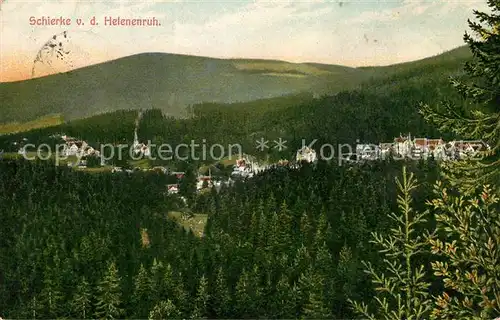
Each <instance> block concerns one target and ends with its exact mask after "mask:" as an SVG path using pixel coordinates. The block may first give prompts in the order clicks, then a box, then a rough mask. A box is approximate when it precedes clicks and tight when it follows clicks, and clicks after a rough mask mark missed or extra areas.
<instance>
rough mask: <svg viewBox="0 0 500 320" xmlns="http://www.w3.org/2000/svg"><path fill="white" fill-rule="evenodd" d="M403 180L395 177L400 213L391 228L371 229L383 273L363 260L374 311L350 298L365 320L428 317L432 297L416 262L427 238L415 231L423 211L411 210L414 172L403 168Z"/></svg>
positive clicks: (423, 220)
mask: <svg viewBox="0 0 500 320" xmlns="http://www.w3.org/2000/svg"><path fill="white" fill-rule="evenodd" d="M402 178H403V179H402V182H400V180H399V178H397V179H396V182H397V186H398V189H399V192H400V195H398V208H399V210H400V214H399V215H398V214H395V213H391V214H390V218H391V219H392V220H393V222H394V227H393V228H391V229H390V232H389V234H388V235H383V234H379V233H377V232H373V233H372V236H373V240H372V243H374V244H376V245H378V246H380V247H381V249H380V250H379V252H380V253H381V254H383V256H384V258H383V262H384V266H385V267H386V270H387V271H386V272H385V273H379V272H377V271H376V270H375V268H374V267H373V266H372V264H371V263H369V262H364V265H365V267H366V272H367V273H368V274H369V275H370V276H371V277H372V282H373V284H375V285H376V287H375V290H376V291H377V296H376V297H375V298H374V299H375V305H376V307H377V308H376V309H377V310H376V311H375V314H373V313H372V312H371V311H369V310H368V309H369V308H368V305H366V304H365V303H364V302H361V303H358V302H354V301H352V300H350V299H349V302H350V303H351V304H352V305H353V307H354V309H355V311H356V312H357V313H359V314H361V315H362V316H363V317H365V318H367V319H414V320H418V319H422V320H424V319H428V318H429V315H430V311H431V308H432V306H431V302H432V300H431V299H430V297H429V293H428V290H429V287H430V283H428V282H427V281H426V280H425V279H424V278H425V276H426V273H425V270H424V266H423V265H417V263H416V260H417V259H418V257H419V255H420V254H421V253H423V252H425V249H426V246H427V241H426V239H425V238H424V237H422V236H421V235H418V234H417V233H416V231H417V227H418V226H419V225H421V224H423V223H425V222H426V221H427V220H426V219H425V215H426V212H424V213H417V212H414V211H413V209H412V207H411V203H412V193H413V191H414V190H415V189H416V188H417V183H416V181H415V179H414V176H413V173H410V174H409V175H408V174H407V172H406V167H403V177H402Z"/></svg>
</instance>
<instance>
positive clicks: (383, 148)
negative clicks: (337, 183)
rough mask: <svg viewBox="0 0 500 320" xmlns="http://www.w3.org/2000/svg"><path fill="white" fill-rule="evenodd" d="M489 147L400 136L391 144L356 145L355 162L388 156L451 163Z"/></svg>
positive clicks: (483, 143)
mask: <svg viewBox="0 0 500 320" xmlns="http://www.w3.org/2000/svg"><path fill="white" fill-rule="evenodd" d="M489 149H490V146H489V145H488V144H486V143H485V142H484V141H482V140H467V141H448V142H447V141H444V140H443V139H441V138H440V139H428V138H412V137H411V134H408V135H407V136H402V135H400V136H399V137H397V138H395V139H394V141H393V142H392V143H379V144H378V145H376V144H357V145H356V160H377V159H385V158H387V157H389V156H392V157H394V158H399V159H409V160H419V159H427V158H431V157H432V158H434V159H436V160H443V161H452V160H460V159H466V158H470V157H473V156H475V155H477V154H478V152H480V151H486V150H489Z"/></svg>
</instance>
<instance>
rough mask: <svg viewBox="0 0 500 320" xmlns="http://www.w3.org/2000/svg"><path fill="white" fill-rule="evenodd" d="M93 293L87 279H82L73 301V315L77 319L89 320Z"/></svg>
mask: <svg viewBox="0 0 500 320" xmlns="http://www.w3.org/2000/svg"><path fill="white" fill-rule="evenodd" d="M91 297H92V292H91V289H90V284H89V283H88V282H87V279H86V278H85V277H82V279H81V281H80V283H78V285H77V287H76V291H75V294H74V295H73V300H72V301H71V307H72V308H71V310H72V314H73V315H74V316H75V317H76V318H80V319H87V318H88V317H89V315H91V312H92V301H91Z"/></svg>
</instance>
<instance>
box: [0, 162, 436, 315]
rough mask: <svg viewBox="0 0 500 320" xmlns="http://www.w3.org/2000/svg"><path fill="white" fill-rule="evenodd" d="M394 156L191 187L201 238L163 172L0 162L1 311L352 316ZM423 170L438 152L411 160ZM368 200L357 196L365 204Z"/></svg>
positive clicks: (391, 202) (381, 225) (391, 205)
mask: <svg viewBox="0 0 500 320" xmlns="http://www.w3.org/2000/svg"><path fill="white" fill-rule="evenodd" d="M400 166H401V164H400V163H376V164H373V165H371V166H366V167H352V168H348V167H339V166H335V165H333V166H332V165H328V164H326V163H323V162H321V163H319V164H318V166H317V167H316V168H313V167H310V166H305V167H303V168H301V169H300V170H293V169H288V168H286V167H283V168H277V169H274V170H272V171H270V172H268V173H266V174H263V175H260V176H258V177H256V178H255V179H253V180H251V181H249V182H247V183H241V184H238V185H236V187H235V188H234V189H223V190H222V191H221V192H220V193H216V192H212V193H208V194H205V195H199V196H197V197H196V198H195V199H194V201H193V202H192V206H191V207H192V209H193V210H195V211H197V212H204V213H208V223H207V227H206V230H205V235H204V237H203V238H201V239H199V238H196V237H195V236H194V235H193V234H192V233H185V232H184V231H181V230H182V229H180V228H179V227H177V226H176V224H175V223H173V222H172V221H171V220H169V219H167V217H166V213H167V211H168V210H171V209H175V208H176V207H177V205H178V203H177V201H176V200H175V198H170V197H169V196H164V191H165V185H164V183H165V181H164V178H162V176H161V175H154V174H150V175H146V174H145V173H137V174H134V175H131V176H129V175H116V174H114V175H113V174H100V175H92V174H86V173H81V172H75V171H71V169H68V168H60V167H56V166H54V164H53V163H50V162H41V163H33V162H28V161H20V162H7V161H2V162H0V191H1V192H0V196H1V201H0V206H1V212H2V220H3V223H2V224H1V226H0V230H1V234H2V240H1V241H2V245H1V246H0V271H1V274H0V276H1V279H2V283H3V285H2V287H1V291H0V309H1V310H2V316H3V317H7V318H57V317H71V318H91V317H97V318H100V317H107V316H114V317H133V318H141V319H144V318H147V317H148V316H150V312H152V316H153V317H154V318H159V317H163V318H165V317H166V318H172V317H173V318H178V317H183V318H184V317H194V318H203V317H206V318H256V317H266V318H295V317H301V316H308V317H313V318H318V317H319V318H321V317H325V316H331V317H335V318H350V317H352V316H353V314H352V310H351V309H350V308H348V304H347V300H346V299H347V298H348V297H351V298H356V299H363V298H365V297H368V296H369V295H370V291H369V290H366V287H367V282H366V281H367V279H366V277H365V276H364V275H363V272H362V265H361V264H360V261H361V259H368V260H369V261H372V262H373V263H376V264H377V263H379V261H378V258H377V255H376V254H374V251H373V248H372V245H371V244H370V243H369V238H370V232H371V231H376V230H384V229H386V228H387V223H388V222H389V220H387V218H386V214H387V213H388V212H390V211H392V210H395V209H396V204H395V198H394V197H393V196H392V195H393V194H394V193H395V190H396V185H395V183H394V176H395V175H397V174H398V172H400ZM413 170H415V171H416V172H417V173H418V175H419V176H420V177H421V178H422V179H424V186H423V187H422V188H421V190H420V192H419V193H418V194H417V198H418V199H424V198H425V197H426V196H428V194H429V188H428V187H425V181H432V177H436V174H437V169H436V167H435V165H434V164H432V163H427V164H425V163H421V164H416V165H415V167H414V169H413ZM359 199H362V201H359Z"/></svg>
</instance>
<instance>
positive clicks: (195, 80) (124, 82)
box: [0, 47, 470, 124]
mask: <svg viewBox="0 0 500 320" xmlns="http://www.w3.org/2000/svg"><path fill="white" fill-rule="evenodd" d="M468 58H470V53H469V51H468V49H467V48H465V47H461V48H458V49H455V50H452V51H449V52H446V53H444V54H441V55H438V56H435V57H431V58H427V59H423V60H419V61H415V62H409V63H404V64H398V65H394V66H388V67H364V68H350V67H345V66H338V65H326V64H318V63H290V62H286V61H278V60H258V59H216V58H207V57H198V56H188V55H179V54H167V53H144V54H138V55H133V56H128V57H124V58H120V59H117V60H113V61H108V62H105V63H101V64H96V65H93V66H89V67H85V68H81V69H77V70H73V71H70V72H67V73H62V74H56V75H50V76H46V77H42V78H37V79H31V80H25V81H18V82H8V83H0V97H1V101H2V107H1V108H0V119H1V120H0V123H3V124H5V123H12V122H18V123H19V122H27V121H33V120H35V119H37V118H40V117H45V116H47V115H53V114H57V115H60V116H62V118H63V119H64V120H66V121H68V120H73V119H79V118H85V117H90V116H93V115H96V114H102V113H106V112H112V111H116V110H123V109H128V110H130V109H151V108H156V109H160V110H162V112H163V113H164V114H166V115H169V116H174V117H185V116H186V114H187V107H188V106H189V105H193V104H199V103H202V102H209V103H220V104H228V103H241V102H249V101H255V100H259V99H266V98H272V97H280V96H289V95H295V94H299V93H304V92H309V93H312V94H314V95H315V96H316V97H317V96H320V95H332V94H335V93H338V92H340V91H344V90H351V89H355V88H358V87H360V86H361V85H363V84H364V85H366V84H368V85H369V86H371V84H372V83H373V81H384V79H388V78H391V77H394V76H397V75H400V76H402V77H407V74H408V72H410V73H411V72H416V71H417V72H418V71H419V70H424V71H425V72H428V73H429V75H428V76H429V77H442V76H443V74H442V73H443V72H442V71H443V70H444V71H457V70H461V67H462V64H463V62H465V61H466V60H467V59H468Z"/></svg>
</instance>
